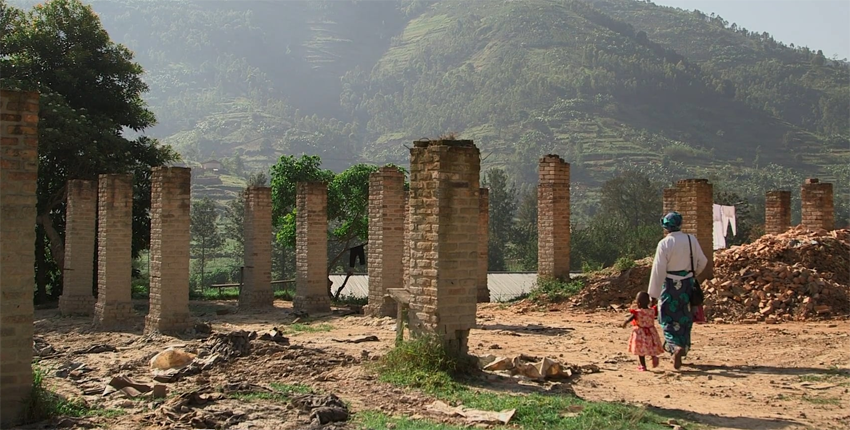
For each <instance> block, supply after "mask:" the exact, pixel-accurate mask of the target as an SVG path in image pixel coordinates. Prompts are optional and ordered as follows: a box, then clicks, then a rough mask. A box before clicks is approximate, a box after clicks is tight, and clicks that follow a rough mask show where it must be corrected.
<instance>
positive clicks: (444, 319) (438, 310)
mask: <svg viewBox="0 0 850 430" xmlns="http://www.w3.org/2000/svg"><path fill="white" fill-rule="evenodd" d="M480 167H481V158H480V153H479V151H478V148H476V147H475V145H474V144H473V142H472V141H471V140H452V141H418V142H414V148H413V149H411V150H410V278H411V279H410V293H411V296H412V299H411V303H410V316H409V317H410V328H411V330H412V331H413V332H414V333H417V334H418V333H436V334H437V335H438V336H440V337H441V338H442V339H443V342H444V345H445V347H446V349H447V350H448V351H449V352H451V353H459V354H466V352H467V340H468V336H469V330H470V329H471V328H473V327H474V326H475V311H476V298H477V283H478V282H477V279H478V206H479V203H478V199H479V197H478V193H479V171H480Z"/></svg>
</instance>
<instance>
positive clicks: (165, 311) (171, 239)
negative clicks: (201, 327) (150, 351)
mask: <svg viewBox="0 0 850 430" xmlns="http://www.w3.org/2000/svg"><path fill="white" fill-rule="evenodd" d="M191 182H192V170H191V169H189V168H185V167H155V168H154V169H153V173H152V175H151V253H150V281H151V287H150V311H149V313H148V316H147V318H145V332H149V333H150V332H160V333H178V332H182V331H186V330H187V329H189V328H190V327H191V326H192V318H191V316H190V315H189V259H190V256H189V242H190V240H191V238H190V234H189V228H190V224H191V221H190V216H189V206H190V202H191V198H192V195H191V194H192V184H191Z"/></svg>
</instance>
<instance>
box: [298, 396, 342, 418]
mask: <svg viewBox="0 0 850 430" xmlns="http://www.w3.org/2000/svg"><path fill="white" fill-rule="evenodd" d="M292 406H294V407H296V408H298V409H299V410H301V411H302V412H305V413H309V414H310V420H312V421H313V423H314V424H319V425H324V424H327V423H333V422H341V421H348V417H349V413H348V407H347V406H346V405H345V403H344V402H343V401H342V400H340V399H339V397H337V396H336V395H335V394H328V395H326V396H322V395H319V394H303V395H300V396H296V397H293V398H292Z"/></svg>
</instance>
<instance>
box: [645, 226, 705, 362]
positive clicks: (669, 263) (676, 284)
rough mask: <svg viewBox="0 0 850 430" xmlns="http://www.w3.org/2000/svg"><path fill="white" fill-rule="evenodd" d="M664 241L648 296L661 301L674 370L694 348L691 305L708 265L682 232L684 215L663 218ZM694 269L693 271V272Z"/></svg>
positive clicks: (666, 345) (654, 264) (660, 316)
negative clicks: (698, 278) (697, 280)
mask: <svg viewBox="0 0 850 430" xmlns="http://www.w3.org/2000/svg"><path fill="white" fill-rule="evenodd" d="M661 226H662V227H664V239H661V241H659V242H658V247H657V248H656V249H655V260H654V261H653V262H652V274H651V275H650V277H649V290H648V291H647V292H648V293H649V296H650V297H652V298H653V299H655V300H658V301H659V305H658V322H659V323H660V324H661V329H662V331H663V333H664V349H665V350H666V351H667V352H669V353H670V354H672V355H673V367H674V368H676V369H679V368H680V367H682V357H684V356H686V355H687V354H688V349H690V347H691V328H692V327H693V324H694V321H693V315H692V310H691V305H690V298H691V293H692V291H693V288H694V279H695V277H696V274H697V273H701V272H702V270H703V269H704V268H705V266H706V264H707V263H708V259H706V257H705V254H704V253H703V252H702V248H700V246H699V242H697V239H696V237H694V236H692V235H690V234H685V233H682V232H681V229H682V215H680V214H679V213H678V212H670V213H668V214H667V215H665V216H664V218H661ZM692 267H693V270H692V269H691V268H692Z"/></svg>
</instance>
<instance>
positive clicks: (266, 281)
mask: <svg viewBox="0 0 850 430" xmlns="http://www.w3.org/2000/svg"><path fill="white" fill-rule="evenodd" d="M243 222H244V235H245V236H244V241H245V253H244V264H245V272H244V278H243V282H242V290H241V291H240V292H239V308H240V309H269V308H272V307H274V291H273V290H272V190H271V188H269V187H249V188H248V189H247V190H245V218H244V221H243Z"/></svg>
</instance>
